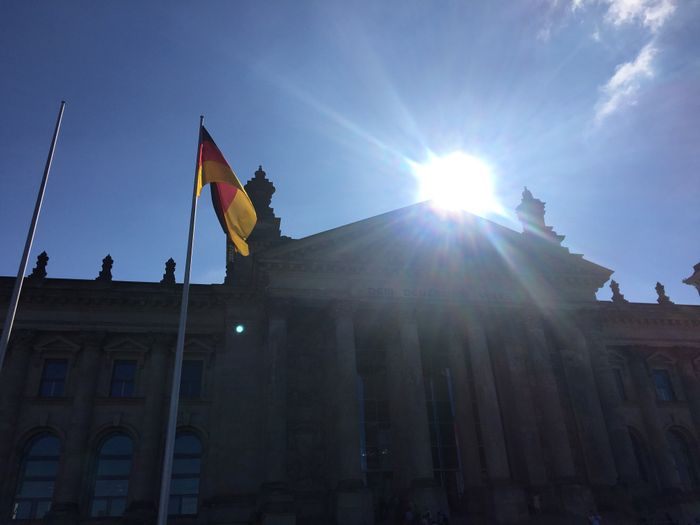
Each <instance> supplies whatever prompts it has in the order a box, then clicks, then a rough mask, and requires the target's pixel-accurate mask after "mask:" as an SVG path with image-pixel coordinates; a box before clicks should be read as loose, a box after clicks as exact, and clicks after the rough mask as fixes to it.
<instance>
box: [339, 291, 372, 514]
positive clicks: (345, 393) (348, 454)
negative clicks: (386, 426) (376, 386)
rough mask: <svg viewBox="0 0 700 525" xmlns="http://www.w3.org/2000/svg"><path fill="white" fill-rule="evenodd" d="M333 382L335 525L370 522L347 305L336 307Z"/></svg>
mask: <svg viewBox="0 0 700 525" xmlns="http://www.w3.org/2000/svg"><path fill="white" fill-rule="evenodd" d="M332 362H333V365H332V382H331V384H332V385H333V386H334V391H333V392H332V395H333V397H334V401H335V410H334V414H333V416H334V419H335V420H334V434H335V439H334V444H335V448H336V453H337V461H336V464H337V466H338V486H337V488H336V494H335V516H336V522H337V523H338V525H371V524H372V523H373V522H374V512H373V508H372V494H371V492H370V491H369V490H367V488H366V487H365V486H364V483H363V481H362V464H361V461H360V425H361V421H360V411H359V402H358V389H357V360H356V357H355V328H354V324H353V318H352V310H351V308H350V305H348V304H346V303H341V304H338V305H336V309H335V354H334V356H333V360H332Z"/></svg>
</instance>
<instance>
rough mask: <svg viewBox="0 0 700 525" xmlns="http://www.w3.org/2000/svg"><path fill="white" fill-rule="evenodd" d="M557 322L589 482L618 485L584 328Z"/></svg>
mask: <svg viewBox="0 0 700 525" xmlns="http://www.w3.org/2000/svg"><path fill="white" fill-rule="evenodd" d="M555 322H556V323H557V325H556V328H558V329H559V334H558V335H559V338H560V342H561V348H560V352H561V357H562V363H563V366H564V373H565V375H566V384H567V387H568V390H569V396H570V398H571V404H572V406H573V409H574V415H575V418H576V423H577V426H578V434H579V437H580V440H581V447H582V450H583V456H584V459H585V463H586V470H587V472H588V479H589V481H590V483H591V484H592V485H598V486H601V485H603V486H612V485H615V484H616V482H617V470H616V468H615V460H614V459H613V453H612V448H611V447H610V441H609V439H608V430H607V428H606V426H605V418H604V417H603V410H602V408H601V401H600V397H599V396H598V389H597V385H596V381H595V378H594V376H593V368H592V365H591V356H590V351H589V348H588V344H587V342H586V339H585V337H584V335H583V333H582V332H581V329H580V328H579V327H578V326H576V325H575V324H574V323H572V322H571V321H570V320H568V319H561V318H560V319H558V320H555Z"/></svg>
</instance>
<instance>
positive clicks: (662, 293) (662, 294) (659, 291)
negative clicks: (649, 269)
mask: <svg viewBox="0 0 700 525" xmlns="http://www.w3.org/2000/svg"><path fill="white" fill-rule="evenodd" d="M656 295H658V296H659V298H658V299H657V300H656V302H657V303H659V304H673V301H671V299H669V297H668V295H666V289H665V288H664V285H663V284H661V283H660V282H657V283H656Z"/></svg>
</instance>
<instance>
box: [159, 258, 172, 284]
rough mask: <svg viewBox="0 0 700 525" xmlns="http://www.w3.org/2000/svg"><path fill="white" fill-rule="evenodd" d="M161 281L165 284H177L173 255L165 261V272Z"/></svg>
mask: <svg viewBox="0 0 700 525" xmlns="http://www.w3.org/2000/svg"><path fill="white" fill-rule="evenodd" d="M160 282H161V283H163V284H175V261H174V260H173V258H172V257H171V258H170V259H168V260H167V261H165V273H164V274H163V278H162V279H161V280H160Z"/></svg>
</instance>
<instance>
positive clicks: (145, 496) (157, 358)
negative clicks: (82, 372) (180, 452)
mask: <svg viewBox="0 0 700 525" xmlns="http://www.w3.org/2000/svg"><path fill="white" fill-rule="evenodd" d="M173 347H174V341H173V340H172V339H171V338H169V337H166V336H157V337H155V338H154V339H153V341H152V344H151V351H150V355H149V362H148V368H147V378H148V382H147V387H146V391H145V402H144V407H143V414H142V416H141V428H140V429H141V437H140V439H139V441H138V443H137V445H138V448H137V450H136V454H135V458H134V466H133V471H134V472H138V476H134V477H133V480H132V482H131V483H130V484H129V489H130V493H131V500H132V503H131V505H130V506H129V510H128V514H129V517H131V518H132V520H138V521H143V522H149V521H151V519H152V518H154V517H155V515H156V513H157V509H158V495H159V492H160V490H159V489H160V479H161V478H160V476H161V465H162V461H163V446H164V444H165V426H164V420H165V417H166V415H167V411H168V404H167V403H166V399H167V397H166V392H165V390H166V383H167V378H168V377H170V376H171V375H172V370H171V368H170V366H169V362H168V354H169V350H170V349H171V348H173Z"/></svg>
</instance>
